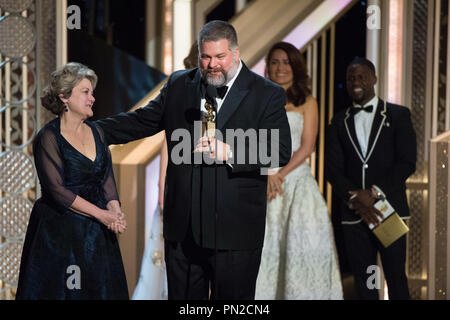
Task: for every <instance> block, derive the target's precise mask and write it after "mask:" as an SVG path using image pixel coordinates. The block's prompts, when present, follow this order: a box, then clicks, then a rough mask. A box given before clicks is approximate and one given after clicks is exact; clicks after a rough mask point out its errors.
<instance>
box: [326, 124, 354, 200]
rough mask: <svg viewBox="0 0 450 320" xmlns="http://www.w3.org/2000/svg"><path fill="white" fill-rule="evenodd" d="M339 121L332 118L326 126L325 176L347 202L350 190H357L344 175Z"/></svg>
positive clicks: (343, 157) (343, 155)
mask: <svg viewBox="0 0 450 320" xmlns="http://www.w3.org/2000/svg"><path fill="white" fill-rule="evenodd" d="M339 123H340V121H339V120H338V119H337V118H336V117H334V118H333V120H332V121H331V124H330V125H329V126H328V129H327V135H326V142H325V174H326V178H327V179H328V181H329V182H330V183H331V184H332V185H333V190H334V191H335V192H336V194H337V195H338V196H339V197H340V198H341V199H342V200H344V201H348V200H349V198H350V194H349V193H348V192H349V191H350V190H357V189H359V188H358V187H357V186H356V185H355V184H354V183H353V182H352V181H351V180H350V179H348V178H347V176H346V175H345V161H346V158H345V152H344V149H343V146H342V143H341V141H340V139H339V130H338V128H339Z"/></svg>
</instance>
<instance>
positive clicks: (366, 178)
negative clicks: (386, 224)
mask: <svg viewBox="0 0 450 320" xmlns="http://www.w3.org/2000/svg"><path fill="white" fill-rule="evenodd" d="M361 112H364V111H361ZM325 157H326V174H327V179H328V180H329V181H330V183H331V184H332V185H333V189H334V191H335V192H336V193H337V194H338V195H339V197H340V198H341V199H342V200H343V204H344V206H343V208H342V222H343V223H349V222H350V223H351V222H356V221H361V217H360V216H358V215H356V214H355V212H354V211H353V210H350V209H349V208H348V206H347V202H348V200H349V197H350V195H349V194H348V191H349V190H357V189H367V188H370V187H371V186H372V185H377V186H378V187H379V188H380V189H381V190H383V192H384V193H385V194H386V198H387V200H388V201H389V202H390V203H391V205H392V206H393V208H394V209H395V210H396V211H397V213H398V214H399V215H400V216H402V217H408V216H409V208H408V203H407V199H406V187H405V182H406V179H407V178H408V177H409V176H410V175H411V174H413V173H414V171H415V170H416V134H415V132H414V129H413V126H412V123H411V115H410V111H409V109H408V108H406V107H403V106H398V105H394V104H391V103H385V102H384V101H382V100H381V99H379V103H378V107H377V110H376V114H375V117H374V120H373V124H372V128H371V132H370V137H369V143H368V148H367V153H366V156H365V157H364V156H363V155H362V152H361V148H360V146H359V143H358V138H357V136H356V131H355V122H354V117H353V116H352V115H351V112H350V108H348V109H346V110H344V111H342V112H340V113H338V114H336V115H335V116H334V118H333V120H332V122H331V124H330V125H329V127H328V131H327V137H326V154H325Z"/></svg>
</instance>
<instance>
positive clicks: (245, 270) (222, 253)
mask: <svg viewBox="0 0 450 320" xmlns="http://www.w3.org/2000/svg"><path fill="white" fill-rule="evenodd" d="M189 229H190V228H189ZM261 252H262V249H255V250H217V256H216V255H215V252H214V249H207V248H201V247H199V246H198V245H197V244H196V243H195V240H194V239H193V236H192V232H188V236H187V237H186V239H185V240H183V241H182V242H174V241H168V240H166V241H165V261H166V270H167V284H168V291H169V292H168V295H169V297H168V298H169V300H208V299H213V300H254V299H255V287H256V277H257V276H258V270H259V265H260V262H261ZM216 271H217V272H216ZM216 279H217V283H216ZM215 284H217V286H215ZM210 293H211V295H210Z"/></svg>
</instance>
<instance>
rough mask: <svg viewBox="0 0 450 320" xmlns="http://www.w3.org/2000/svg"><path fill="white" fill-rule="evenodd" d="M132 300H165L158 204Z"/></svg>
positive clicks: (162, 248) (162, 247)
mask: <svg viewBox="0 0 450 320" xmlns="http://www.w3.org/2000/svg"><path fill="white" fill-rule="evenodd" d="M132 300H167V276H166V263H165V262H164V238H163V221H162V215H161V209H160V207H159V205H158V206H157V207H156V211H155V213H154V214H153V218H152V224H151V230H150V236H149V238H148V239H147V243H146V246H145V251H144V256H143V257H142V264H141V273H140V275H139V281H138V284H137V286H136V289H135V290H134V293H133V297H132Z"/></svg>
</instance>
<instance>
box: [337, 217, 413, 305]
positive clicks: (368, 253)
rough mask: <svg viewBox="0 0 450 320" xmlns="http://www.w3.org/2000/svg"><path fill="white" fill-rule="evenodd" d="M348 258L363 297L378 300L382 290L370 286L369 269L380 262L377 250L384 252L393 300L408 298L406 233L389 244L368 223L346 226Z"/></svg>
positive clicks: (383, 263)
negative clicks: (382, 242) (386, 244)
mask: <svg viewBox="0 0 450 320" xmlns="http://www.w3.org/2000/svg"><path fill="white" fill-rule="evenodd" d="M342 229H343V233H344V241H345V248H346V252H347V259H348V262H349V264H350V268H351V269H352V273H353V276H354V278H355V287H356V292H357V294H358V297H359V299H363V300H378V299H379V295H378V290H377V289H376V288H373V289H370V288H369V287H371V286H368V284H367V282H368V280H369V282H370V280H371V279H369V277H371V276H372V275H373V272H371V271H370V270H369V272H368V270H367V268H368V267H369V266H371V265H376V264H377V252H378V251H379V252H380V257H381V263H382V266H383V271H384V276H385V278H386V282H387V286H388V293H389V299H390V300H408V299H409V289H408V280H407V278H406V273H405V266H406V235H404V236H402V237H401V238H399V239H398V240H397V241H395V242H394V243H393V244H391V245H390V246H389V247H387V248H384V246H383V245H382V244H381V242H380V241H379V240H378V239H377V237H376V236H375V235H374V234H373V232H372V231H371V230H370V229H369V227H367V225H366V224H365V223H364V222H360V223H358V224H351V225H343V228H342Z"/></svg>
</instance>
